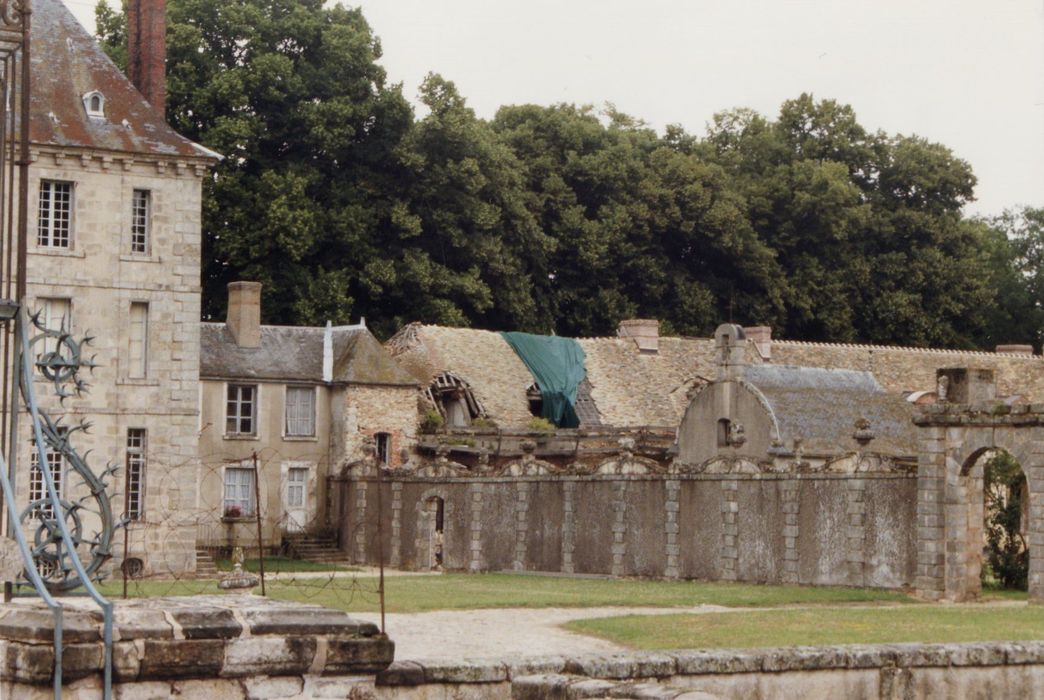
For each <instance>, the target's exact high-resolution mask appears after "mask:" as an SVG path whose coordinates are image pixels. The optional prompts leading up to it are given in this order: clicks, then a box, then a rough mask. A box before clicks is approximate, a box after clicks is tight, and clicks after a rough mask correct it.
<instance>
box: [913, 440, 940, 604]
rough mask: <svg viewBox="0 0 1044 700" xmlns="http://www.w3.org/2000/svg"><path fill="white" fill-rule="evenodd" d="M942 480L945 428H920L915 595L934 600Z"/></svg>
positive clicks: (937, 587) (937, 592) (937, 588)
mask: <svg viewBox="0 0 1044 700" xmlns="http://www.w3.org/2000/svg"><path fill="white" fill-rule="evenodd" d="M945 479H946V442H945V429H944V428H936V427H929V428H924V429H922V438H921V453H920V455H919V456H918V459H917V580H916V587H917V593H918V594H919V595H921V596H922V597H925V598H929V599H932V600H938V599H939V598H941V597H942V594H943V581H944V567H945V558H944V554H945V550H944V542H943V533H944V527H943V487H944V484H945Z"/></svg>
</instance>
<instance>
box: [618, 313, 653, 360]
mask: <svg viewBox="0 0 1044 700" xmlns="http://www.w3.org/2000/svg"><path fill="white" fill-rule="evenodd" d="M616 335H617V336H619V337H620V338H634V342H635V344H636V345H637V346H638V352H639V353H641V354H642V355H655V354H657V353H659V352H660V322H659V321H657V320H656V319H654V318H632V319H630V320H627V321H620V325H619V326H617V328H616Z"/></svg>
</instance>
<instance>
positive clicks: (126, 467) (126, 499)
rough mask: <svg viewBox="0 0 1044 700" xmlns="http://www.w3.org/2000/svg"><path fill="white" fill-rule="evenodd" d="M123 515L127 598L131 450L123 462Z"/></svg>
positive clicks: (123, 566) (122, 567) (124, 581)
mask: <svg viewBox="0 0 1044 700" xmlns="http://www.w3.org/2000/svg"><path fill="white" fill-rule="evenodd" d="M123 517H124V518H126V520H125V521H124V525H123V564H121V565H120V568H121V569H123V599H124V600H127V576H128V574H129V573H130V572H128V571H127V569H128V567H127V554H128V552H129V550H130V452H128V453H127V460H126V462H124V464H123Z"/></svg>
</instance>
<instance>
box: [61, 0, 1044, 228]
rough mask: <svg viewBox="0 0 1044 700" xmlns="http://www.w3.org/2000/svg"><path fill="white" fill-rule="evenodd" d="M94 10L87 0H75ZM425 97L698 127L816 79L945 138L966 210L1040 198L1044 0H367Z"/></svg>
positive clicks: (396, 59)
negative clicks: (452, 92)
mask: <svg viewBox="0 0 1044 700" xmlns="http://www.w3.org/2000/svg"><path fill="white" fill-rule="evenodd" d="M65 2H66V3H67V4H68V5H69V6H70V8H72V10H73V11H74V12H75V13H76V14H77V15H78V16H79V17H80V18H81V21H83V22H84V23H85V24H86V25H87V26H88V27H91V26H93V9H92V8H93V3H92V2H91V0H65ZM346 4H349V5H353V6H361V7H362V10H363V14H364V15H365V16H366V18H367V20H368V21H369V23H370V25H371V26H372V27H373V29H374V32H375V33H376V34H377V36H378V37H380V39H381V44H382V47H383V50H384V57H383V59H382V60H381V63H382V65H383V66H384V67H385V69H386V70H387V72H388V76H389V79H390V80H391V81H392V82H401V83H403V87H404V90H405V93H406V95H407V96H408V97H410V98H411V99H413V100H414V101H415V102H416V97H417V89H418V87H419V85H420V82H421V80H422V79H423V77H424V75H425V74H426V73H428V72H429V71H434V72H437V73H440V74H441V75H442V76H443V77H445V78H447V79H449V80H452V81H454V82H455V83H456V84H457V87H458V88H459V90H460V92H461V94H462V95H463V96H464V97H465V98H467V101H468V104H470V105H471V107H473V108H474V109H475V111H476V113H477V114H478V115H479V116H481V117H485V118H489V117H492V116H493V115H494V114H495V112H496V110H497V108H498V107H500V106H501V105H504V104H521V103H535V104H542V105H548V104H554V103H558V102H570V103H577V104H593V105H596V106H600V105H603V104H604V103H606V102H611V103H613V104H614V105H615V106H616V107H617V109H619V110H621V111H623V112H626V113H628V114H630V115H632V116H635V117H639V118H641V119H643V120H645V121H646V122H647V123H648V124H649V125H650V126H653V127H655V128H657V129H658V130H661V131H662V129H663V127H664V126H666V125H667V124H672V123H677V124H681V125H682V126H683V127H684V128H685V129H686V130H687V131H689V132H691V133H696V134H702V133H704V130H705V128H706V125H707V123H708V122H709V121H710V119H711V118H712V116H713V115H714V113H715V112H718V111H722V110H725V109H731V108H733V107H751V108H754V109H756V110H757V111H759V112H761V113H762V114H765V115H766V116H770V117H771V116H775V115H776V114H777V113H778V111H779V106H780V104H782V102H783V101H784V100H787V99H790V98H794V97H797V96H798V95H800V94H801V93H802V92H811V93H813V94H814V95H815V96H816V97H817V98H833V99H836V100H839V101H841V102H843V103H847V104H850V105H852V107H853V108H854V109H855V111H856V114H857V116H858V119H859V121H860V123H861V124H862V125H863V126H864V127H866V128H867V129H869V130H878V129H881V130H884V131H886V132H889V133H902V134H916V135H918V136H922V137H924V138H927V139H929V140H931V141H936V142H939V143H942V144H944V145H946V146H948V147H950V148H951V149H952V150H953V151H954V152H955V153H956V154H957V155H958V156H959V157H961V158H963V159H965V160H967V161H968V162H970V163H971V165H972V168H973V169H974V171H975V174H976V176H977V177H978V181H979V184H978V187H977V188H976V197H977V201H976V202H974V203H972V204H971V205H969V207H968V213H970V214H983V215H991V214H998V213H1000V212H1001V211H1003V210H1004V209H1005V208H1007V207H1012V206H1018V205H1030V206H1044V0H642V1H641V2H636V1H635V0H630V1H629V2H625V1H624V0H355V1H354V2H352V1H349V2H347V3H346Z"/></svg>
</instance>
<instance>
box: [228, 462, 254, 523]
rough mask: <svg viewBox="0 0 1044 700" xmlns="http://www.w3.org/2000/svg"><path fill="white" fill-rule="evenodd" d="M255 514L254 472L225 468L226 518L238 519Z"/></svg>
mask: <svg viewBox="0 0 1044 700" xmlns="http://www.w3.org/2000/svg"><path fill="white" fill-rule="evenodd" d="M253 513H254V470H253V469H252V468H250V467H226V468H225V516H226V517H232V518H238V517H242V516H246V515H253Z"/></svg>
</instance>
